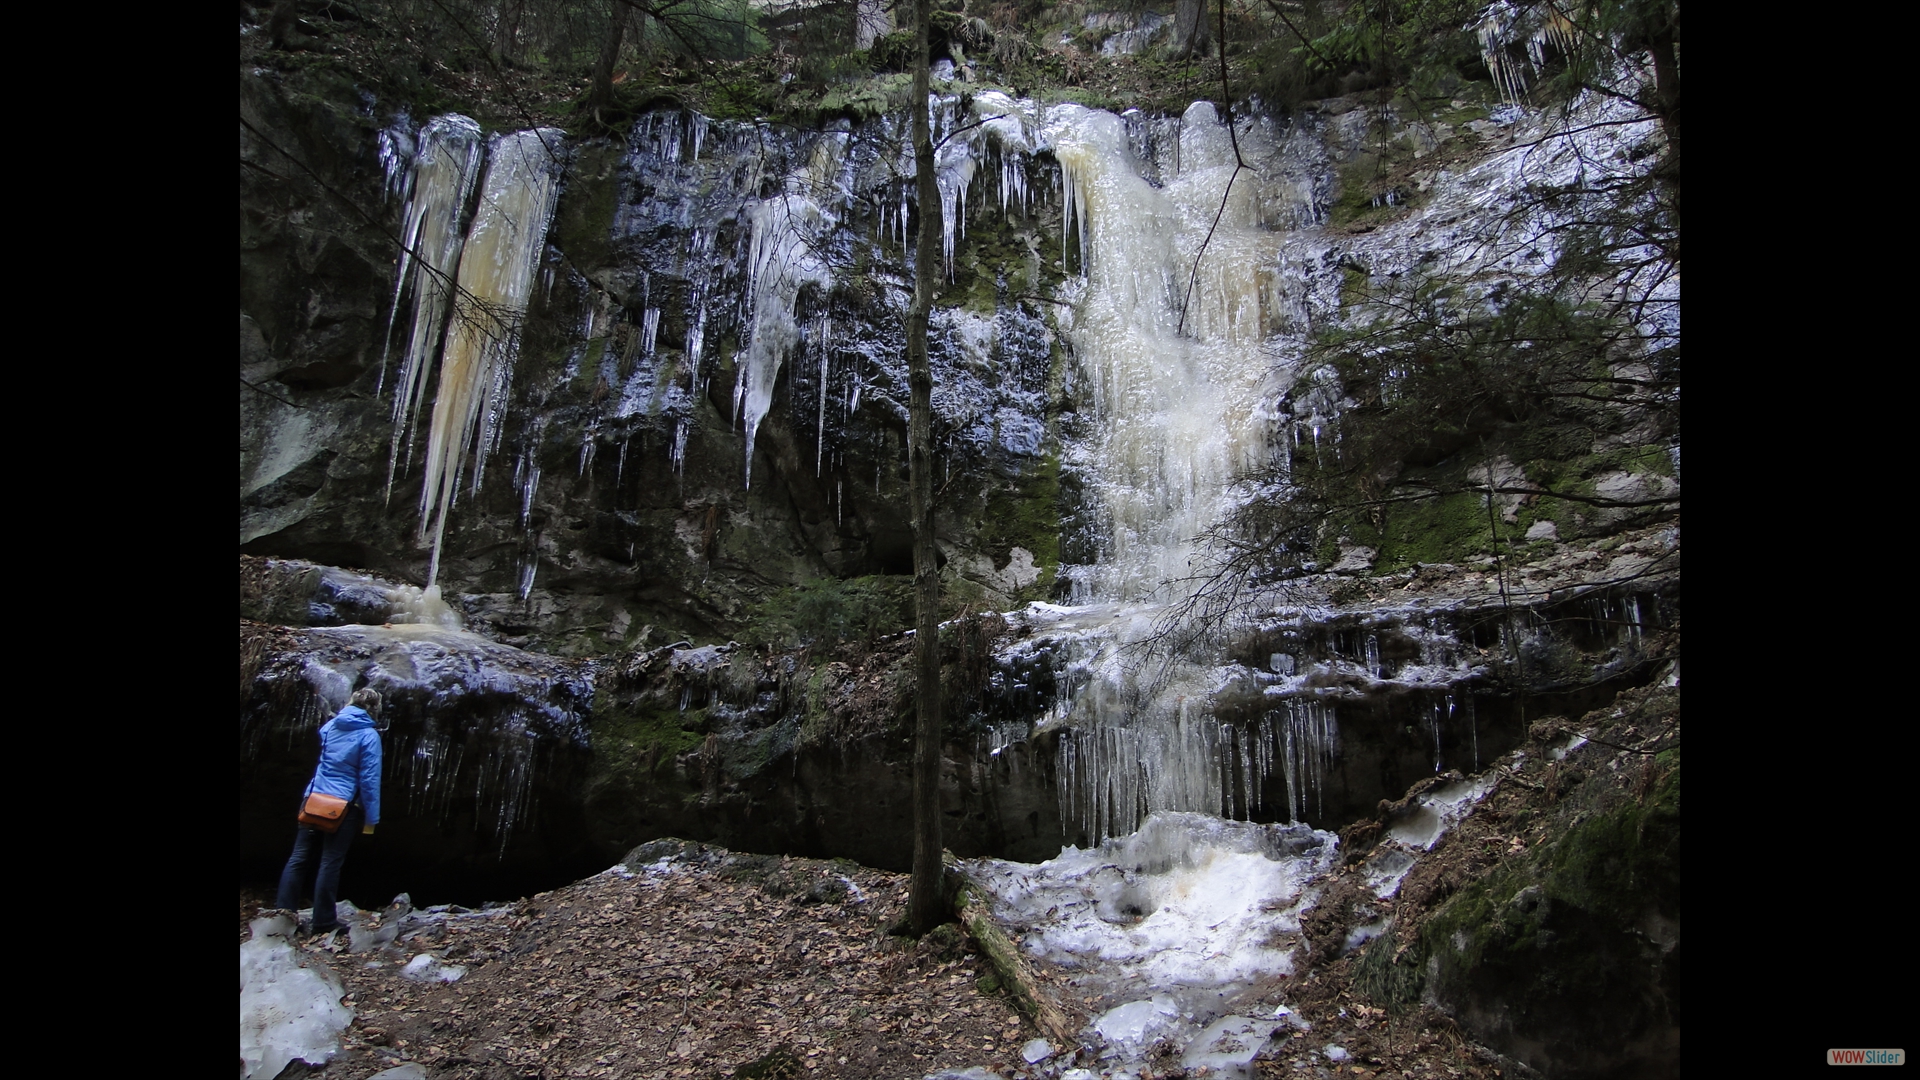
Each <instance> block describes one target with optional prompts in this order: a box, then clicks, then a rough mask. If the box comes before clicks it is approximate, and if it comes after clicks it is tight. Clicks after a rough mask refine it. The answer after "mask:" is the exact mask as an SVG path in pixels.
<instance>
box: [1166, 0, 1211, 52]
mask: <svg viewBox="0 0 1920 1080" xmlns="http://www.w3.org/2000/svg"><path fill="white" fill-rule="evenodd" d="M1208 36H1209V35H1208V32H1207V0H1179V2H1178V3H1176V4H1175V5H1174V8H1173V55H1175V56H1177V57H1179V58H1180V59H1182V60H1185V59H1186V58H1187V57H1189V56H1191V55H1193V54H1194V53H1196V52H1197V53H1201V54H1203V55H1204V54H1205V53H1206V51H1207V44H1208V42H1207V38H1208Z"/></svg>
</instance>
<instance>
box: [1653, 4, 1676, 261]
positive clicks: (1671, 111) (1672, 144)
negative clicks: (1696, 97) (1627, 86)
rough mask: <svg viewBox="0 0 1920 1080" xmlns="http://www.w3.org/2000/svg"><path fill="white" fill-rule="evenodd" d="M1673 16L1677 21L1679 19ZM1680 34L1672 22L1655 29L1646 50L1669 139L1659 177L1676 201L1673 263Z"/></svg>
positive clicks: (1662, 128) (1656, 96) (1663, 127)
mask: <svg viewBox="0 0 1920 1080" xmlns="http://www.w3.org/2000/svg"><path fill="white" fill-rule="evenodd" d="M1678 17H1679V16H1678V15H1677V14H1676V15H1674V16H1673V18H1674V19H1678ZM1677 39H1678V33H1677V31H1676V29H1675V27H1674V24H1673V22H1672V21H1667V22H1663V23H1661V24H1660V25H1658V26H1656V27H1655V28H1654V29H1653V31H1652V32H1651V33H1650V34H1649V35H1648V41H1647V50H1648V52H1650V53H1651V54H1652V55H1653V87H1654V98H1655V101H1656V102H1657V103H1658V105H1659V108H1658V110H1657V112H1658V114H1659V116H1660V129H1661V131H1662V132H1664V133H1665V134H1666V136H1667V153H1666V160H1665V161H1663V162H1662V163H1661V166H1660V176H1661V179H1662V180H1663V181H1664V182H1665V183H1666V185H1667V189H1668V191H1669V192H1671V193H1672V198H1673V226H1674V241H1675V243H1674V259H1675V261H1676V262H1677V261H1678V260H1679V250H1680V245H1679V238H1680V57H1679V53H1678V52H1677V44H1676V43H1677Z"/></svg>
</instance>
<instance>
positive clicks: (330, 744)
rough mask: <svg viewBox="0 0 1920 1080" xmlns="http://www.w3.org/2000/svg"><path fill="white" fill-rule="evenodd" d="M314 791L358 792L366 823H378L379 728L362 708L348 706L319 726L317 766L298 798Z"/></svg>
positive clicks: (348, 796)
mask: <svg viewBox="0 0 1920 1080" xmlns="http://www.w3.org/2000/svg"><path fill="white" fill-rule="evenodd" d="M316 791H318V792H320V793H322V794H325V795H337V796H339V797H340V798H343V799H349V800H351V799H353V798H354V797H355V796H356V795H357V796H359V800H360V805H361V806H363V807H365V808H366V811H367V820H366V823H367V824H368V825H378V824H379V823H380V731H379V729H378V728H376V727H374V725H373V717H371V716H368V715H367V711H366V710H365V709H362V708H360V707H359V706H357V705H349V706H347V707H346V708H344V709H341V710H340V712H339V713H338V714H336V715H335V716H334V718H333V719H331V720H329V721H327V722H326V723H325V724H322V725H321V726H320V767H319V768H317V769H315V770H314V771H313V780H312V781H311V782H310V783H308V784H307V790H306V792H305V793H303V794H302V795H301V797H302V798H305V797H306V796H307V795H311V794H313V793H314V792H316Z"/></svg>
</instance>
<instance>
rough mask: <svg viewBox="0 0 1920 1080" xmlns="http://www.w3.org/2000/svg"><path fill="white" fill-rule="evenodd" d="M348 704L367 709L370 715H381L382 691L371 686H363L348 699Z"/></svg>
mask: <svg viewBox="0 0 1920 1080" xmlns="http://www.w3.org/2000/svg"><path fill="white" fill-rule="evenodd" d="M347 704H349V705H354V706H358V707H359V708H362V709H365V710H366V711H367V715H368V716H379V715H380V691H378V690H375V689H374V688H373V687H371V686H363V687H361V688H360V689H358V690H355V691H354V692H353V697H352V698H350V699H348V701H347Z"/></svg>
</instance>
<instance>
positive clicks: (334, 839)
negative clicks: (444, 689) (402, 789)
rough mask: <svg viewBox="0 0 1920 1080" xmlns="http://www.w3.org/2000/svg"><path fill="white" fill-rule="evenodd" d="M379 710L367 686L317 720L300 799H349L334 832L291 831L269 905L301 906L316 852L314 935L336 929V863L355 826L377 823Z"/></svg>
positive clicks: (368, 829) (367, 828)
mask: <svg viewBox="0 0 1920 1080" xmlns="http://www.w3.org/2000/svg"><path fill="white" fill-rule="evenodd" d="M379 714H380V693H379V691H377V690H374V689H373V688H372V687H367V688H364V689H360V690H355V691H354V692H353V697H352V699H351V700H350V701H349V703H348V705H347V707H346V708H344V709H341V710H340V712H339V713H338V714H336V715H335V716H334V718H333V719H331V720H329V721H327V722H326V723H325V724H323V725H321V727H320V767H319V768H317V769H315V770H314V771H313V779H312V780H311V781H309V782H308V784H307V790H306V791H305V792H302V793H301V795H300V798H301V799H302V800H303V801H304V800H305V799H306V797H307V796H308V795H311V794H313V793H314V792H316V791H318V792H321V793H323V794H327V795H336V796H338V797H340V798H343V799H346V800H348V801H349V803H350V804H351V805H349V806H348V807H347V816H346V818H345V819H344V820H343V821H341V823H340V828H339V829H338V830H337V831H335V832H332V833H323V832H321V831H319V830H318V829H315V828H313V827H312V826H308V825H302V826H300V830H299V831H298V832H296V833H294V836H293V854H292V855H291V856H290V857H289V858H288V859H287V867H286V869H284V870H282V871H280V895H279V896H278V897H277V898H276V899H275V901H274V906H276V907H281V908H285V909H287V910H288V911H293V910H295V909H297V908H298V907H299V906H300V891H301V886H302V885H303V884H304V883H305V879H306V877H307V876H308V874H309V872H310V871H309V869H308V866H309V864H310V863H313V862H314V861H316V860H315V857H316V855H317V856H318V862H319V864H320V872H319V875H318V877H317V879H316V880H315V881H314V885H313V928H312V932H313V933H315V934H325V933H329V932H331V931H334V930H338V929H340V922H339V920H338V918H337V917H336V916H335V914H334V903H335V901H336V900H337V899H338V897H339V895H340V867H341V866H342V865H343V864H345V863H346V861H347V847H348V845H350V844H352V843H353V834H354V833H355V832H356V831H358V832H363V833H366V834H368V835H369V836H371V835H372V834H373V827H374V826H375V825H377V824H379V822H380V730H379V728H378V727H376V726H375V723H374V717H376V716H378V715H379Z"/></svg>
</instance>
